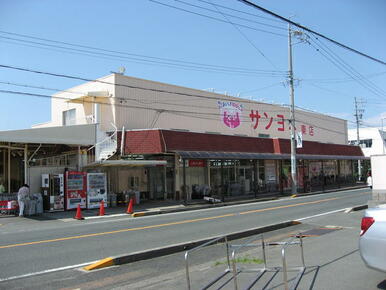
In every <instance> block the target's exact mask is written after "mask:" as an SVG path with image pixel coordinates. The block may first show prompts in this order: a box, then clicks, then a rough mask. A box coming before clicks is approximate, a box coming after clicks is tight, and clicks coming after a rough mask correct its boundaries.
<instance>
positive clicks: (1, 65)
mask: <svg viewBox="0 0 386 290" xmlns="http://www.w3.org/2000/svg"><path fill="white" fill-rule="evenodd" d="M0 68H6V69H12V70H18V71H24V72H29V73H35V74H41V75H48V76H53V77H61V78H67V79H73V80H80V81H85V82H93V83H102V84H107V85H112V86H118V87H126V88H129V89H139V90H144V91H152V92H158V93H167V94H175V95H181V96H192V97H198V98H204V99H214V100H225V101H230V100H231V99H226V98H222V97H220V96H219V97H209V96H204V95H197V94H188V93H181V92H172V91H168V90H161V89H151V88H145V87H139V86H132V85H127V84H117V83H111V82H106V81H102V80H98V79H97V80H95V79H89V78H85V77H78V76H73V75H66V74H58V73H51V72H44V71H38V70H33V69H27V68H22V67H16V66H10V65H3V64H0ZM232 98H234V99H236V98H235V97H232ZM237 101H238V102H240V103H256V102H252V101H249V100H242V99H237Z"/></svg>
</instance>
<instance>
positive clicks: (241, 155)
mask: <svg viewBox="0 0 386 290" xmlns="http://www.w3.org/2000/svg"><path fill="white" fill-rule="evenodd" d="M175 153H177V154H178V155H179V156H181V158H184V159H284V158H283V157H284V155H283V154H281V155H280V154H269V153H245V152H210V151H176V152H175Z"/></svg>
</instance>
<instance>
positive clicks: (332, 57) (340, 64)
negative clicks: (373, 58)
mask: <svg viewBox="0 0 386 290" xmlns="http://www.w3.org/2000/svg"><path fill="white" fill-rule="evenodd" d="M313 43H315V45H316V46H318V47H315V45H314V44H313ZM309 44H310V45H311V46H312V47H313V48H314V49H315V50H316V51H318V52H319V53H320V54H321V55H322V56H324V57H325V58H326V59H327V60H328V61H330V62H331V63H332V64H333V65H334V66H336V67H337V68H338V69H339V70H341V71H342V72H344V73H345V74H346V75H348V76H349V77H351V78H352V79H353V80H354V81H356V82H358V83H359V84H360V85H361V86H363V87H364V88H366V89H368V90H370V91H371V92H372V93H374V94H375V95H377V96H381V97H382V94H381V93H380V92H379V91H378V90H379V89H377V88H374V87H373V85H371V84H368V83H367V82H366V81H365V79H364V78H362V77H361V75H360V74H359V73H358V72H357V71H355V70H354V69H353V68H352V67H351V66H349V65H347V63H345V62H344V61H343V60H342V59H341V58H339V56H337V55H336V54H334V53H333V52H332V51H331V50H327V49H325V48H324V47H323V46H321V45H320V44H319V43H317V42H316V41H314V40H313V39H312V38H311V42H309ZM320 49H321V50H323V51H324V52H325V53H326V54H327V55H326V54H324V53H323V52H321V51H320Z"/></svg>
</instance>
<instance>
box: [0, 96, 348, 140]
mask: <svg viewBox="0 0 386 290" xmlns="http://www.w3.org/2000/svg"><path fill="white" fill-rule="evenodd" d="M0 93H5V94H15V95H24V96H33V97H40V98H49V99H59V100H65V101H71V99H70V98H65V97H59V96H50V95H44V94H37V93H29V92H20V91H10V90H1V89H0ZM109 99H110V100H114V98H111V97H110V98H109ZM81 103H82V104H101V105H109V106H111V105H114V106H117V107H124V108H132V109H142V110H151V111H155V112H156V113H157V114H161V113H164V112H166V113H170V114H174V115H182V116H189V117H192V118H198V119H208V117H205V116H214V117H216V118H213V119H211V120H218V119H219V117H221V116H222V115H221V114H220V113H210V112H192V111H183V110H171V109H160V108H152V107H141V106H134V105H124V104H119V103H115V104H114V103H104V102H97V101H88V100H82V102H81ZM280 113H283V112H280ZM158 118H159V116H158V117H157V120H158ZM209 118H210V117H209ZM259 120H261V121H264V120H268V121H287V122H289V121H290V119H287V118H274V117H264V116H263V114H262V115H260V117H259ZM240 122H248V123H253V121H252V120H251V119H250V118H248V117H245V118H244V119H240ZM297 122H301V123H303V124H305V125H310V126H313V127H315V128H319V129H322V130H326V131H329V132H332V133H337V134H341V133H342V132H341V131H336V130H332V129H329V128H325V127H322V126H320V125H317V124H314V123H310V122H309V121H305V120H301V119H297Z"/></svg>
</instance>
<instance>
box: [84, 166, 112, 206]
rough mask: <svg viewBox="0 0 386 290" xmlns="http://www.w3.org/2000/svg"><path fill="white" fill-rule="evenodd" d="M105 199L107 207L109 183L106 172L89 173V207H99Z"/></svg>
mask: <svg viewBox="0 0 386 290" xmlns="http://www.w3.org/2000/svg"><path fill="white" fill-rule="evenodd" d="M102 200H103V201H104V204H105V207H107V183H106V174H104V173H88V174H87V208H99V206H100V202H101V201H102Z"/></svg>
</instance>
